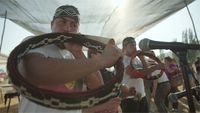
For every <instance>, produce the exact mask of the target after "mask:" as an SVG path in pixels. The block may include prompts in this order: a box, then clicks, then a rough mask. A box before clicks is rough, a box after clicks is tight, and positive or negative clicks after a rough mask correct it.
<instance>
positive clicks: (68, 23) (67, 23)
mask: <svg viewBox="0 0 200 113" xmlns="http://www.w3.org/2000/svg"><path fill="white" fill-rule="evenodd" d="M51 29H52V32H59V33H77V32H78V30H79V23H77V22H76V21H75V20H74V19H71V18H69V17H61V18H55V19H54V21H52V23H51Z"/></svg>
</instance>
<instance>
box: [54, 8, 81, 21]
mask: <svg viewBox="0 0 200 113" xmlns="http://www.w3.org/2000/svg"><path fill="white" fill-rule="evenodd" d="M79 15H80V14H79V11H78V9H77V8H76V7H74V6H72V5H63V6H60V7H58V8H57V9H56V11H55V14H54V18H53V19H55V18H60V17H69V18H72V19H74V20H75V21H76V22H77V23H79Z"/></svg>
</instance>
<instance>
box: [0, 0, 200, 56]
mask: <svg viewBox="0 0 200 113" xmlns="http://www.w3.org/2000/svg"><path fill="white" fill-rule="evenodd" d="M188 7H189V10H190V12H191V15H192V18H193V20H194V23H195V27H196V32H197V37H199V38H200V13H199V12H198V11H200V0H196V1H194V2H193V3H191V4H190V5H189V6H188ZM3 23H4V19H3V18H0V36H1V35H2V31H3ZM189 28H191V29H192V30H193V27H192V22H191V19H190V17H189V14H188V12H187V9H186V8H184V9H182V10H180V11H178V12H177V13H175V14H173V15H172V16H170V17H168V18H167V19H165V20H164V21H162V22H161V23H159V24H157V25H155V26H154V27H153V28H151V29H149V30H148V31H146V32H144V33H143V34H141V35H140V36H139V37H137V38H136V41H137V42H138V43H139V41H140V40H141V39H143V38H149V39H151V40H155V41H164V42H170V41H174V40H176V39H177V41H179V42H181V41H182V40H181V39H182V32H183V31H185V30H186V29H189ZM30 35H32V33H30V32H28V31H26V30H25V29H23V28H22V27H20V26H18V25H16V24H15V23H12V22H11V21H9V20H6V29H5V33H4V38H3V45H2V48H1V53H2V54H6V55H9V53H10V52H11V51H12V50H13V49H14V47H15V46H16V45H18V44H19V43H20V42H21V41H22V40H23V39H24V38H25V37H27V36H30ZM157 52H158V51H156V54H158V53H157Z"/></svg>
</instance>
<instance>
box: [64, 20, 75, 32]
mask: <svg viewBox="0 0 200 113" xmlns="http://www.w3.org/2000/svg"><path fill="white" fill-rule="evenodd" d="M64 30H65V31H66V32H72V30H73V28H72V26H71V25H70V23H69V22H66V23H65V25H64Z"/></svg>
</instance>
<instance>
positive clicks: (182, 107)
mask: <svg viewBox="0 0 200 113" xmlns="http://www.w3.org/2000/svg"><path fill="white" fill-rule="evenodd" d="M0 90H1V92H0V113H6V110H7V105H8V102H7V105H5V104H4V99H3V98H2V97H3V95H4V94H5V93H6V92H8V91H10V90H12V89H11V88H6V89H3V91H2V89H0ZM193 100H194V104H195V109H196V113H200V104H198V102H197V101H196V99H195V98H194V99H193ZM18 103H19V101H18V98H17V97H15V98H13V99H11V105H10V109H9V112H8V113H18ZM170 109H171V106H170V108H169V110H170ZM150 111H151V113H157V111H156V106H155V104H154V102H153V99H152V100H151V103H150ZM169 113H188V104H187V98H186V97H183V98H181V99H180V100H179V111H178V112H169Z"/></svg>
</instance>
